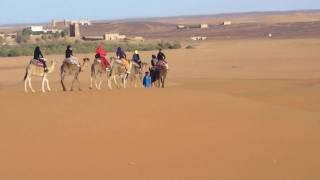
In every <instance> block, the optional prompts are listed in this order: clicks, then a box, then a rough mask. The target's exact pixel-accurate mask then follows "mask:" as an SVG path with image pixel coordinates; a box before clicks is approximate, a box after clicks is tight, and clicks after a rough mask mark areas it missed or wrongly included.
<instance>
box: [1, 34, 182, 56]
mask: <svg viewBox="0 0 320 180" xmlns="http://www.w3.org/2000/svg"><path fill="white" fill-rule="evenodd" d="M31 34H32V32H31V30H30V29H23V30H22V31H21V32H19V33H18V34H17V38H16V42H17V45H1V44H0V57H16V56H32V55H33V51H34V48H35V47H36V46H40V47H41V50H42V52H43V53H44V54H61V53H64V52H65V50H66V47H67V45H69V44H70V45H72V46H73V49H74V52H75V53H93V52H95V49H96V47H97V46H98V44H99V43H101V42H97V41H94V42H93V41H91V42H88V41H82V40H76V41H75V42H73V43H70V42H68V38H67V36H68V31H66V30H65V31H62V32H61V33H58V32H57V33H54V34H45V35H42V36H41V37H37V38H33V39H32V38H31V37H32V36H31ZM1 41H2V40H1V39H0V42H1ZM118 47H121V48H122V49H124V50H125V51H130V52H132V51H134V50H139V51H152V50H158V49H180V48H181V44H180V43H179V42H164V41H161V42H159V43H128V42H119V43H115V42H105V49H106V50H107V51H108V52H114V51H116V49H117V48H118Z"/></svg>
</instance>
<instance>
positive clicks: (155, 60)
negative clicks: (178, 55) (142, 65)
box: [151, 55, 158, 67]
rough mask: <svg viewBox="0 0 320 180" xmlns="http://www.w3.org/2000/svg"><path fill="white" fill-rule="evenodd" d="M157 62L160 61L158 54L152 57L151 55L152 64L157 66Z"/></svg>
mask: <svg viewBox="0 0 320 180" xmlns="http://www.w3.org/2000/svg"><path fill="white" fill-rule="evenodd" d="M157 63H158V59H157V56H156V55H152V57H151V66H152V67H155V66H157Z"/></svg>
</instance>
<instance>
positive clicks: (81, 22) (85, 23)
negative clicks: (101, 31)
mask: <svg viewBox="0 0 320 180" xmlns="http://www.w3.org/2000/svg"><path fill="white" fill-rule="evenodd" d="M63 24H64V26H65V27H68V26H70V25H72V24H79V25H80V26H91V25H92V22H91V21H90V20H69V19H65V20H64V21H63Z"/></svg>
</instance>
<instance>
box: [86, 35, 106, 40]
mask: <svg viewBox="0 0 320 180" xmlns="http://www.w3.org/2000/svg"><path fill="white" fill-rule="evenodd" d="M83 40H86V41H101V40H104V37H103V36H84V37H83Z"/></svg>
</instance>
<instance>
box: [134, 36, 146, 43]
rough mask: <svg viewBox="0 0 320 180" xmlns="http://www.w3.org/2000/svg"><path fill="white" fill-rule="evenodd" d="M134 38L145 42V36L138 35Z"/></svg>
mask: <svg viewBox="0 0 320 180" xmlns="http://www.w3.org/2000/svg"><path fill="white" fill-rule="evenodd" d="M133 40H134V41H141V42H143V41H144V38H143V37H141V36H136V37H134V38H133Z"/></svg>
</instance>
